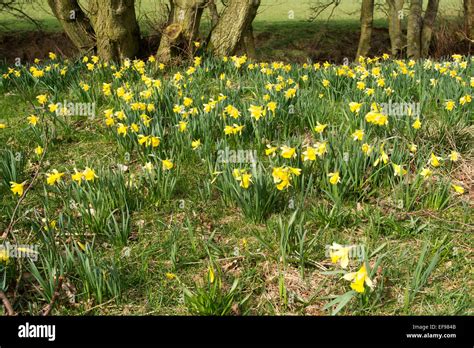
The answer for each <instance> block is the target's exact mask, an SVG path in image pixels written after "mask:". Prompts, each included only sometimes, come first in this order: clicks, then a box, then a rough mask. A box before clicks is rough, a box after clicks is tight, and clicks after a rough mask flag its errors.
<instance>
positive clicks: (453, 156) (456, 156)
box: [449, 151, 459, 162]
mask: <svg viewBox="0 0 474 348" xmlns="http://www.w3.org/2000/svg"><path fill="white" fill-rule="evenodd" d="M449 159H450V160H451V161H452V162H457V161H458V160H459V152H457V151H451V153H450V154H449Z"/></svg>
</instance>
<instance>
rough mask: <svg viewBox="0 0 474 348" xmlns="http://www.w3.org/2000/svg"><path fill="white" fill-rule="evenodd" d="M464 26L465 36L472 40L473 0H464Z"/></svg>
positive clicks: (473, 24) (473, 34) (473, 30)
mask: <svg viewBox="0 0 474 348" xmlns="http://www.w3.org/2000/svg"><path fill="white" fill-rule="evenodd" d="M464 27H465V30H466V36H467V37H468V38H469V39H470V40H471V41H472V40H474V0H464Z"/></svg>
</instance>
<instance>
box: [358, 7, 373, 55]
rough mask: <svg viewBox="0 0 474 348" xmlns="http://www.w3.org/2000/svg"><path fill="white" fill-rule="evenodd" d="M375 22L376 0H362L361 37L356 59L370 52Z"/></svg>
mask: <svg viewBox="0 0 474 348" xmlns="http://www.w3.org/2000/svg"><path fill="white" fill-rule="evenodd" d="M373 22H374V0H362V7H361V10H360V39H359V47H358V48H357V57H356V59H357V58H359V57H366V56H367V55H368V54H369V51H370V41H371V40H372V26H373Z"/></svg>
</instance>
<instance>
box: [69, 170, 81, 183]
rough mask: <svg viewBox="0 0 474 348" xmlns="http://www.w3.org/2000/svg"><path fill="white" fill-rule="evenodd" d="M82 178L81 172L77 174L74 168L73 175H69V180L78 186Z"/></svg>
mask: <svg viewBox="0 0 474 348" xmlns="http://www.w3.org/2000/svg"><path fill="white" fill-rule="evenodd" d="M83 178H84V174H83V172H79V171H78V170H77V169H76V168H74V174H71V179H72V180H73V181H75V182H77V183H78V184H79V185H80V184H81V181H82V179H83Z"/></svg>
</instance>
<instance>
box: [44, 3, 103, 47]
mask: <svg viewBox="0 0 474 348" xmlns="http://www.w3.org/2000/svg"><path fill="white" fill-rule="evenodd" d="M48 4H49V7H51V10H52V11H53V14H54V16H55V17H56V18H57V19H58V20H59V22H60V23H61V26H62V27H63V29H64V32H65V33H66V35H67V36H68V37H69V39H71V41H72V43H73V44H74V46H76V47H77V48H78V49H79V50H80V51H82V52H83V51H88V50H90V49H92V48H93V47H94V46H95V38H94V29H93V28H92V26H91V23H90V21H89V19H88V18H87V16H86V15H85V14H84V12H83V11H82V9H81V7H80V6H79V4H78V2H77V0H48Z"/></svg>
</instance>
